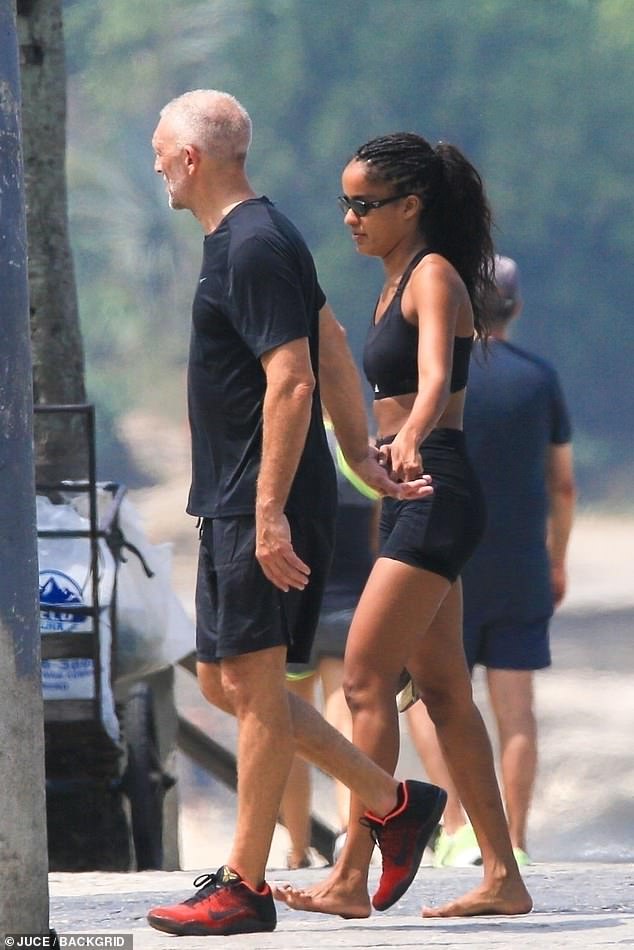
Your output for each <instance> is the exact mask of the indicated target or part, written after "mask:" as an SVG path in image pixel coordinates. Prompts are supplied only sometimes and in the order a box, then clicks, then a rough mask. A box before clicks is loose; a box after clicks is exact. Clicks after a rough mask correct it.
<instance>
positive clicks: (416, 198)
mask: <svg viewBox="0 0 634 950" xmlns="http://www.w3.org/2000/svg"><path fill="white" fill-rule="evenodd" d="M403 210H404V212H405V216H406V217H407V218H411V217H418V215H419V214H420V213H421V211H422V210H423V202H422V199H421V197H420V195H408V196H407V197H406V199H405V204H404V205H403Z"/></svg>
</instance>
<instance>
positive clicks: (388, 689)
mask: <svg viewBox="0 0 634 950" xmlns="http://www.w3.org/2000/svg"><path fill="white" fill-rule="evenodd" d="M398 679H399V677H398V674H397V673H391V672H390V671H386V670H379V669H370V668H361V667H359V668H352V669H347V670H346V671H345V672H344V677H343V693H344V696H345V698H346V703H347V704H348V708H349V709H350V712H351V713H352V714H353V715H354V714H355V713H357V712H359V711H361V710H363V709H368V708H372V707H375V706H382V705H384V704H385V703H386V702H392V703H394V697H395V696H396V692H397V689H398Z"/></svg>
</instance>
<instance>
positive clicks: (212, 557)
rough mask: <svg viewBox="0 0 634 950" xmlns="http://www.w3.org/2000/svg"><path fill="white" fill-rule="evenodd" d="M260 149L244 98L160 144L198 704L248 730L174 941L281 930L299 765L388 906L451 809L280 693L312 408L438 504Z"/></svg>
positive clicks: (310, 542)
mask: <svg viewBox="0 0 634 950" xmlns="http://www.w3.org/2000/svg"><path fill="white" fill-rule="evenodd" d="M250 138H251V122H250V120H249V116H248V115H247V113H246V111H245V110H244V108H243V107H242V106H241V105H240V103H239V102H238V101H237V100H236V99H234V98H233V97H232V96H230V95H228V94H227V93H224V92H218V91H216V90H196V91H193V92H189V93H185V94H184V95H183V96H180V97H179V98H177V99H175V100H173V101H172V102H170V103H168V105H167V106H166V107H165V108H164V109H163V111H162V113H161V118H160V121H159V123H158V125H157V127H156V130H155V132H154V136H153V140H152V141H153V147H154V152H155V163H154V167H155V170H156V172H157V173H158V174H160V175H162V177H163V179H164V181H165V185H166V188H167V193H168V196H169V204H170V206H171V207H172V208H175V209H179V208H185V209H188V210H189V211H191V212H192V214H193V215H194V216H195V217H196V218H197V219H198V221H199V222H200V224H201V226H202V228H203V231H204V234H205V237H204V249H203V262H202V268H201V272H200V278H199V281H198V287H197V290H196V295H195V298H194V305H193V319H192V333H191V343H190V354H189V370H188V403H189V419H190V425H191V435H192V484H191V490H190V494H189V503H188V506H187V510H188V512H189V513H190V514H192V515H194V516H195V517H197V518H199V519H201V522H202V524H201V529H200V537H201V545H200V556H199V566H198V581H197V590H196V615H197V630H196V636H197V655H198V667H197V671H198V679H199V683H200V687H201V690H202V692H203V694H204V696H205V697H206V698H207V699H208V700H209V701H210V702H212V703H214V704H216V705H217V706H219V707H221V708H222V709H225V710H226V711H228V712H231V713H233V714H235V715H236V717H237V719H238V726H239V738H238V752H237V759H238V809H237V827H236V834H235V837H234V841H233V847H232V850H231V854H230V855H229V857H228V860H227V864H226V865H224V866H223V867H221V868H220V869H219V870H218V871H217V872H216V873H215V874H206V875H203V876H202V878H199V879H197V880H196V882H195V884H196V885H197V886H199V890H198V891H197V893H196V894H195V895H194V896H193V897H191V898H189V899H188V900H186V901H184V902H182V903H179V904H176V905H172V906H168V907H156V908H154V909H153V910H151V911H150V913H149V914H148V920H149V922H150V924H151V925H152V926H153V927H155V928H157V929H158V930H162V931H165V932H167V933H172V934H180V935H183V934H191V935H195V934H198V935H203V934H221V935H228V934H236V933H250V932H257V931H268V930H273V928H274V927H275V923H276V914H275V907H274V903H273V897H272V893H271V890H270V888H269V886H268V885H267V884H266V882H265V879H264V877H265V868H266V860H267V857H268V853H269V849H270V845H271V839H272V836H273V831H274V827H275V822H276V819H277V815H278V812H279V807H280V800H281V796H282V792H283V789H284V786H285V783H286V778H287V775H288V772H289V769H290V766H291V762H292V759H293V755H294V753H295V751H298V752H299V753H300V754H301V755H303V756H304V757H305V758H308V759H310V760H311V761H313V762H315V763H316V764H317V765H319V766H320V767H321V768H322V769H325V770H327V771H329V772H330V773H331V774H333V775H335V777H337V778H339V779H340V780H342V781H343V782H344V783H345V784H346V785H348V786H349V787H350V788H352V789H353V790H354V791H355V793H356V794H357V795H359V797H360V798H361V799H362V800H363V801H364V802H365V803H366V806H367V807H368V808H369V809H371V811H370V812H368V813H367V815H366V820H367V821H368V822H369V823H370V825H371V826H372V827H373V828H374V830H375V833H376V837H377V840H378V844H379V847H380V848H381V850H382V854H383V873H384V877H385V880H384V881H383V888H384V889H385V888H386V887H387V889H388V891H389V892H390V894H391V902H392V903H393V902H394V901H396V900H397V899H398V897H399V896H400V895H401V894H402V893H403V892H404V891H405V889H406V888H407V887H408V886H409V884H410V883H411V881H412V880H413V878H414V875H415V874H416V870H417V868H418V864H419V863H420V858H421V856H422V851H423V849H424V847H425V844H426V842H427V840H428V838H429V836H430V835H431V833H432V831H433V828H434V826H435V824H436V821H437V818H438V815H439V811H441V810H442V805H443V804H444V792H443V791H442V790H441V789H439V788H436V787H435V786H433V785H427V784H425V783H422V782H403V783H399V782H397V781H396V780H395V779H394V778H393V777H392V776H391V775H388V774H387V773H386V772H384V771H383V770H382V769H380V768H379V767H378V766H376V765H375V764H374V763H373V762H371V761H370V759H368V758H367V757H366V756H364V755H362V754H361V753H360V752H359V751H358V750H357V749H355V747H354V746H352V745H350V743H348V742H347V741H346V740H345V739H344V738H343V736H341V735H340V734H339V733H338V732H336V731H335V730H333V729H332V728H331V727H330V726H328V725H327V723H326V722H325V721H324V720H323V719H322V717H321V716H320V715H319V714H318V713H317V712H316V711H315V710H314V709H313V707H311V706H310V705H309V704H307V703H304V702H303V701H301V700H300V699H299V698H298V697H294V696H289V694H288V692H287V690H286V681H285V670H286V661H287V657H288V659H289V660H290V661H292V662H305V661H306V660H308V658H309V655H310V650H311V644H312V639H313V636H314V631H315V626H316V623H317V620H318V617H319V609H320V603H321V596H322V592H323V587H324V583H325V579H326V575H327V570H328V567H329V563H330V557H331V550H332V540H333V535H334V514H335V501H336V482H335V477H334V469H333V466H332V460H331V458H330V453H329V450H328V445H327V441H326V436H325V431H324V427H323V421H322V412H321V402H320V397H321V400H323V403H324V405H325V406H326V407H327V409H328V411H329V413H330V416H331V418H332V421H333V424H334V427H335V431H336V434H337V437H338V439H339V443H340V445H341V447H342V450H343V452H344V454H345V456H346V459H347V461H348V463H349V464H350V466H351V467H352V468H353V469H354V471H355V472H356V473H357V474H358V475H359V477H360V478H361V479H362V480H363V481H364V482H366V483H367V484H370V485H371V486H373V487H374V488H376V489H377V490H378V491H379V492H380V493H381V494H389V495H393V496H395V497H399V498H405V497H408V498H412V497H419V496H422V495H426V494H428V493H429V492H431V491H432V489H431V487H430V486H429V484H428V479H427V478H419V479H417V480H415V481H412V482H410V483H406V484H396V483H395V482H393V481H392V480H391V479H390V478H389V476H388V475H387V473H386V472H385V470H384V469H383V468H381V466H380V465H379V464H378V462H377V460H376V458H375V457H374V456H373V455H372V453H371V451H370V449H369V447H368V433H367V426H366V416H365V408H364V403H363V398H362V393H361V386H360V382H359V378H358V374H357V372H356V368H355V365H354V362H353V360H352V357H351V354H350V351H349V349H348V347H347V345H346V342H345V335H344V333H343V330H342V328H341V327H340V326H339V324H338V323H337V321H336V320H335V318H334V316H333V314H332V311H331V310H330V308H329V307H328V304H327V303H326V299H325V296H324V294H323V291H322V290H321V287H320V286H319V282H318V280H317V274H316V271H315V266H314V263H313V259H312V257H311V255H310V252H309V250H308V248H307V247H306V244H305V243H304V241H303V239H302V237H301V235H300V234H299V232H298V231H297V229H296V228H295V227H294V225H293V224H292V223H291V222H290V221H289V220H288V219H287V218H286V217H285V216H284V215H282V214H281V213H280V212H279V211H278V210H277V209H276V208H275V206H274V205H273V204H272V203H271V202H270V201H269V200H268V198H266V197H264V196H258V195H257V194H256V193H255V192H254V191H253V189H252V188H251V185H250V183H249V181H248V179H247V176H246V172H245V159H246V154H247V149H248V146H249V142H250ZM405 845H406V848H405V850H406V851H407V855H408V859H407V861H405V862H399V860H398V859H399V855H400V853H401V852H402V851H403V848H404V846H405ZM352 916H354V914H352ZM359 916H367V910H364V911H362V912H361V913H360V914H359Z"/></svg>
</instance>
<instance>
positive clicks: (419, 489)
mask: <svg viewBox="0 0 634 950" xmlns="http://www.w3.org/2000/svg"><path fill="white" fill-rule="evenodd" d="M348 464H349V465H350V468H352V469H353V470H354V471H355V472H356V474H357V475H358V476H359V478H361V479H363V481H364V482H365V483H366V485H369V486H370V488H374V490H375V491H378V493H379V494H380V495H389V496H390V497H391V498H400V499H402V500H406V499H410V500H413V499H417V498H427V497H428V496H429V495H432V494H433V491H434V489H433V487H432V484H431V476H429V475H420V476H419V477H418V478H415V479H411V480H410V481H407V482H397V481H396V479H395V478H393V477H390V474H389V473H388V471H386V469H385V468H384V466H383V465H381V463H380V461H379V460H378V458H377V455H376V449H375V448H373V447H372V446H371V447H370V449H369V452H368V456H367V458H365V459H363V460H362V461H360V462H355V463H354V464H353V463H352V462H350V461H348Z"/></svg>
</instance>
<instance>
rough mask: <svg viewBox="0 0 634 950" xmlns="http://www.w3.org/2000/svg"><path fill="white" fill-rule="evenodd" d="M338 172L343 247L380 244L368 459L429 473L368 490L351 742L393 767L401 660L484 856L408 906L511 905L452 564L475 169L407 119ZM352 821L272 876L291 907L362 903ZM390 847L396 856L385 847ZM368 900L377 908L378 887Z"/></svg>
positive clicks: (521, 902) (361, 855)
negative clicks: (422, 479) (377, 500)
mask: <svg viewBox="0 0 634 950" xmlns="http://www.w3.org/2000/svg"><path fill="white" fill-rule="evenodd" d="M342 186H343V195H342V196H341V197H340V198H339V203H340V205H341V208H342V210H343V212H344V215H345V217H344V222H345V224H346V225H347V226H348V228H349V229H350V231H351V234H352V238H353V240H354V242H355V244H356V247H357V250H358V251H359V252H360V253H361V254H366V255H369V256H372V257H378V258H380V259H381V260H382V262H383V267H384V270H385V283H384V285H383V288H382V290H381V294H380V296H379V299H378V302H377V305H376V308H375V311H374V314H373V316H372V320H371V323H370V327H369V330H368V336H367V341H366V345H365V351H364V369H365V372H366V375H367V377H368V380H369V382H370V384H371V385H372V388H373V390H374V412H375V418H376V424H377V432H378V439H377V451H378V453H379V458H380V459H381V460H382V462H383V464H384V465H385V466H386V467H387V468H388V469H389V470H390V471H391V472H392V473H393V474H394V475H395V476H396V477H397V478H398V479H400V480H402V481H409V480H411V479H413V478H416V477H419V476H420V473H421V472H426V473H428V474H430V475H431V476H432V484H433V486H434V494H433V496H431V497H430V498H428V499H423V500H420V501H418V500H416V501H394V500H392V499H390V498H386V499H384V500H383V503H382V516H381V538H380V547H379V557H378V559H377V561H376V563H375V566H374V568H373V570H372V573H371V574H370V577H369V579H368V582H367V585H366V587H365V590H364V592H363V595H362V597H361V599H360V601H359V605H358V607H357V610H356V612H355V616H354V619H353V622H352V626H351V628H350V633H349V636H348V644H347V648H346V657H345V673H344V676H345V690H346V697H347V700H348V704H349V706H350V709H351V711H352V716H353V739H354V743H355V744H356V745H357V746H358V747H359V748H360V749H362V750H363V751H364V752H365V753H367V754H368V755H370V756H371V757H372V758H374V759H375V761H376V762H377V763H379V764H380V765H381V766H383V768H385V769H386V770H388V771H392V772H393V771H394V769H395V767H396V763H397V759H398V753H399V726H398V713H397V709H396V705H395V702H394V694H395V692H396V691H397V690H398V688H399V686H398V683H399V676H400V674H401V671H402V670H403V668H404V667H406V668H407V669H408V670H409V672H410V674H411V676H412V679H413V681H414V683H415V684H416V687H417V688H418V691H419V692H420V694H421V696H422V698H423V700H424V702H425V704H426V706H427V709H428V711H429V713H430V716H431V718H432V720H433V721H434V723H435V725H436V728H437V731H438V737H439V741H440V744H441V746H442V749H443V751H444V753H445V756H446V760H447V763H448V765H449V768H450V771H451V774H452V778H453V779H454V782H455V785H456V788H457V789H458V791H459V795H460V798H461V799H462V801H463V803H464V805H465V808H466V810H467V812H468V814H469V817H470V819H471V822H472V824H473V827H474V829H475V832H476V835H477V838H478V843H479V845H480V848H481V852H482V859H483V865H484V867H483V871H484V877H483V881H482V883H481V884H480V885H479V886H478V887H477V888H475V889H474V890H472V891H470V892H469V893H467V894H465V895H464V896H462V897H460V898H458V899H457V900H455V901H452V902H450V903H449V904H447V905H445V906H443V907H439V908H436V909H431V908H428V907H424V908H423V916H439V917H448V916H468V915H477V914H495V913H498V914H523V913H527V912H528V911H530V909H531V907H532V901H531V898H530V895H529V894H528V892H527V890H526V888H525V886H524V883H523V881H522V878H521V876H520V874H519V871H518V868H517V865H516V863H515V859H514V857H513V851H512V848H511V842H510V839H509V835H508V831H507V825H506V821H505V817H504V810H503V806H502V801H501V798H500V794H499V790H498V786H497V782H496V778H495V772H494V767H493V757H492V752H491V746H490V743H489V739H488V736H487V733H486V729H485V727H484V724H483V722H482V719H481V717H480V714H479V712H478V710H477V708H476V706H475V704H474V702H473V697H472V691H471V680H470V677H469V671H468V669H467V664H466V661H465V657H464V650H463V645H462V595H461V586H460V577H459V575H460V571H461V569H462V566H463V565H464V563H465V561H466V560H467V559H468V558H469V556H470V555H471V553H472V551H473V550H474V548H475V546H476V545H477V543H478V541H479V538H480V535H481V533H482V529H483V525H484V517H485V514H484V505H483V500H482V496H481V492H480V488H479V485H478V483H477V481H476V479H475V477H474V475H473V472H472V470H471V466H470V464H469V460H468V458H467V456H466V453H465V449H464V439H463V433H462V415H463V406H464V397H465V387H466V384H467V376H468V368H469V355H470V351H471V345H472V340H473V337H474V334H477V335H478V336H481V337H482V336H486V327H485V326H484V313H483V307H482V300H483V297H484V295H485V294H486V293H487V292H488V291H489V289H490V288H491V287H492V286H493V273H492V271H493V247H492V241H491V235H490V223H491V216H490V211H489V207H488V204H487V201H486V197H485V194H484V188H483V185H482V181H481V179H480V176H479V174H478V172H477V171H476V170H475V168H474V167H473V166H472V165H471V164H470V162H469V161H468V160H467V159H466V158H465V157H464V155H462V153H461V152H460V151H459V150H458V149H457V148H455V147H454V146H452V145H448V144H444V143H440V144H438V145H437V146H436V147H435V148H434V147H432V146H431V145H430V144H429V143H428V142H427V141H426V140H425V139H424V138H422V137H421V136H419V135H414V134H411V133H396V134H393V135H387V136H383V137H380V138H376V139H373V140H372V141H370V142H368V143H367V144H365V145H363V146H362V147H361V148H360V149H358V151H357V152H356V153H355V154H354V156H353V157H352V159H351V160H350V161H349V162H348V164H347V165H346V167H345V169H344V171H343V176H342ZM360 819H361V821H360ZM364 824H367V819H364V818H363V808H362V805H361V803H360V802H359V801H358V800H357V799H356V798H354V797H353V799H352V803H351V813H350V821H349V824H348V837H347V841H346V846H345V848H344V851H343V853H342V854H341V857H340V858H339V860H338V861H337V864H336V865H335V867H334V868H333V869H332V871H331V873H330V875H329V876H328V878H327V879H326V880H325V881H322V882H321V883H319V884H317V885H316V886H315V887H313V888H311V889H309V890H306V891H300V890H296V889H293V888H290V887H286V888H279V889H278V891H277V897H278V898H280V899H282V900H285V901H286V903H287V904H288V905H289V906H291V907H295V908H298V909H299V908H301V909H304V910H315V911H321V912H324V913H332V914H340V915H342V916H345V917H367V916H368V915H369V914H370V913H371V906H370V899H369V896H368V887H367V885H368V867H369V863H370V856H371V853H372V848H373V841H372V838H371V835H370V834H369V833H368V829H367V828H366V827H364ZM370 830H372V829H370ZM401 858H403V859H405V860H410V859H411V856H410V855H396V856H392V860H393V861H394V862H395V863H398V861H399V860H400V859H401ZM384 875H385V871H384ZM372 905H373V906H374V907H375V909H378V910H380V909H383V906H382V895H381V893H380V890H379V891H378V892H377V893H376V894H374V896H373V898H372Z"/></svg>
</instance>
